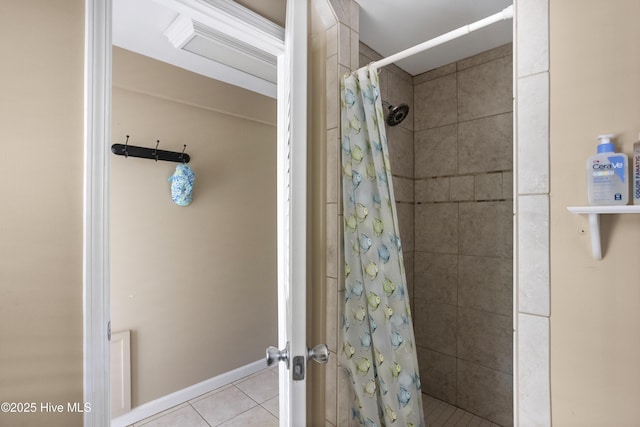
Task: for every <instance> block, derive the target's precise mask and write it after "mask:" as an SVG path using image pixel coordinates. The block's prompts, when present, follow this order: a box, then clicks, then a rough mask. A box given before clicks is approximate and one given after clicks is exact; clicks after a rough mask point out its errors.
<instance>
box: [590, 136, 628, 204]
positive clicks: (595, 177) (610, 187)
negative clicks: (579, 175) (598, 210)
mask: <svg viewBox="0 0 640 427" xmlns="http://www.w3.org/2000/svg"><path fill="white" fill-rule="evenodd" d="M613 137H614V135H610V134H609V135H600V136H599V137H598V139H599V140H600V142H599V143H598V154H596V155H594V156H591V157H589V159H587V194H588V198H589V204H590V205H595V206H602V205H606V206H613V205H626V204H627V203H629V172H628V170H629V166H628V161H629V160H628V158H627V155H626V154H624V153H616V152H615V147H614V145H613V142H612V139H613Z"/></svg>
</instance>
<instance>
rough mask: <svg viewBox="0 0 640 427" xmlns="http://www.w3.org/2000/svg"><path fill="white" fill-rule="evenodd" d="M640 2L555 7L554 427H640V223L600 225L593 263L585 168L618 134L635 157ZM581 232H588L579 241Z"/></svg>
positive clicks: (636, 218) (625, 219) (614, 220)
mask: <svg viewBox="0 0 640 427" xmlns="http://www.w3.org/2000/svg"><path fill="white" fill-rule="evenodd" d="M638 16H640V2H638V1H637V0H636V1H629V0H616V1H610V2H600V1H595V0H590V1H576V0H574V1H566V0H552V1H551V2H550V22H551V33H550V40H551V45H550V52H551V54H550V55H551V64H550V70H551V81H550V83H551V101H550V103H551V151H550V154H551V205H550V213H551V396H552V417H553V424H554V425H556V426H563V427H564V426H568V427H571V426H580V427H586V426H604V425H609V426H622V427H626V426H636V425H638V423H639V422H640V407H639V406H638V401H640V363H638V361H639V360H640V341H639V339H638V337H640V310H639V307H640V278H639V275H638V267H637V264H638V259H639V256H640V215H638V214H635V215H609V216H605V217H603V218H601V222H602V240H603V243H604V247H603V251H604V259H603V260H602V261H595V260H593V259H592V258H591V255H590V239H589V232H588V224H587V219H586V218H585V217H584V216H576V215H571V214H569V213H568V212H567V210H566V207H567V206H580V205H585V204H586V200H587V196H586V182H585V169H584V168H585V161H586V158H587V157H588V156H590V155H592V154H593V153H595V150H596V139H595V138H596V136H597V135H599V134H602V133H608V132H613V133H616V134H617V135H618V137H617V138H616V146H617V148H618V149H619V150H621V151H623V152H625V153H627V154H630V152H631V150H632V144H633V142H634V141H635V140H636V139H637V136H638V131H640V50H639V49H638V40H640V26H639V25H638V22H637V17H638ZM582 230H586V233H583V232H582Z"/></svg>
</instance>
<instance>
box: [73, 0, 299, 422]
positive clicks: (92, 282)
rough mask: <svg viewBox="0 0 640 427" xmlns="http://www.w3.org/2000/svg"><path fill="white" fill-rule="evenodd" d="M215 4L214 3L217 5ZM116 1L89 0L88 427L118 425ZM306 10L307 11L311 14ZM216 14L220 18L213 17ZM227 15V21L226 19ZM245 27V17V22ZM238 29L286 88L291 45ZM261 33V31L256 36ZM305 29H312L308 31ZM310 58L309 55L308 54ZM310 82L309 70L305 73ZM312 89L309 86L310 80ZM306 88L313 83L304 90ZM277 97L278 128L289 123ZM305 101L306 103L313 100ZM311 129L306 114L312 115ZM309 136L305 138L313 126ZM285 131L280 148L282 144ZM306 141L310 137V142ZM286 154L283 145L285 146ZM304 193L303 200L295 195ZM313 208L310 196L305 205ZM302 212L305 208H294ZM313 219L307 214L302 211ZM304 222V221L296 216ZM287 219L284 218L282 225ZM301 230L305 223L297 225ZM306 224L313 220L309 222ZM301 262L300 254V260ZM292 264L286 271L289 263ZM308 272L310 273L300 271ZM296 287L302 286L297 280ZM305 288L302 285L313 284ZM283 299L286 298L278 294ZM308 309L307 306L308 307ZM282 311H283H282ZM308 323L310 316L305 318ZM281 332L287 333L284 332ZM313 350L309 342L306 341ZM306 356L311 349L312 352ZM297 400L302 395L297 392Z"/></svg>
mask: <svg viewBox="0 0 640 427" xmlns="http://www.w3.org/2000/svg"><path fill="white" fill-rule="evenodd" d="M161 2H162V3H164V4H167V5H169V4H170V5H174V6H178V8H179V9H180V10H179V11H180V12H185V11H189V12H191V13H193V14H196V15H197V16H198V17H199V18H201V19H202V20H203V22H205V23H206V22H217V21H216V17H217V18H218V19H222V22H225V23H228V22H229V15H224V14H222V15H221V14H219V13H218V11H216V10H214V9H215V8H212V7H210V6H209V5H205V4H203V3H202V2H200V1H198V0H161ZM213 3H215V0H214V1H213ZM112 6H113V5H112V0H85V52H84V53H85V55H84V56H85V73H84V74H85V79H84V80H85V81H84V111H85V117H84V123H85V126H84V188H83V193H84V194H83V201H84V202H83V203H84V205H83V386H84V387H83V397H84V402H87V403H89V404H90V405H91V410H90V411H87V412H84V414H83V417H84V423H83V425H84V426H85V427H94V426H95V427H102V426H105V425H110V423H111V405H110V340H109V338H110V334H111V331H110V320H111V319H110V318H111V306H110V282H109V269H110V259H109V251H110V248H109V206H110V204H109V186H110V167H109V164H110V160H109V157H110V150H109V147H110V144H111V108H112V97H111V88H112V55H111V49H112ZM305 10H306V9H305ZM214 15H215V16H214ZM220 17H221V18H220ZM238 22H240V20H238ZM249 25H250V23H247V28H246V29H245V28H239V27H241V26H242V24H239V25H236V30H237V31H236V32H235V34H236V35H238V37H239V38H242V39H246V40H245V41H253V42H254V45H256V47H257V48H259V49H261V50H263V51H264V52H267V53H269V54H271V55H274V56H275V57H276V58H277V62H278V69H279V70H278V86H279V87H282V86H285V84H284V80H283V79H285V78H288V74H287V73H285V72H284V71H283V70H281V68H284V67H281V65H284V64H285V61H284V56H285V46H284V40H282V41H281V42H279V41H278V40H277V39H276V38H275V37H270V36H269V35H264V34H260V32H259V30H255V28H253V27H251V28H249ZM254 30H255V31H254ZM305 31H306V28H305ZM304 59H305V61H306V56H305V58H304ZM305 78H306V73H305ZM304 84H305V85H306V81H305V82H304ZM305 87H306V86H305ZM280 98H281V96H280V90H279V93H278V127H280V126H281V124H283V123H285V121H283V120H282V119H281V118H280V116H281V115H282V114H284V109H283V108H282V105H281V103H282V102H283V101H281V100H280ZM304 102H305V103H306V97H305V100H304ZM305 126H306V113H305ZM305 126H303V128H304V129H305V131H304V133H305V138H306V127H305ZM281 133H283V132H281V130H280V129H278V146H280V145H282V144H283V138H281V136H280V134H281ZM305 141H306V139H305ZM299 145H304V146H305V147H304V150H301V151H300V152H299V153H297V154H296V155H297V156H304V159H300V161H299V162H297V163H298V164H299V165H303V166H304V167H305V169H304V170H302V169H300V167H298V168H297V170H298V173H301V174H302V173H305V174H306V144H299ZM279 149H280V147H279ZM302 185H306V180H305V181H304V183H300V182H299V179H298V182H297V183H296V184H295V185H294V186H293V187H294V188H293V189H292V194H293V195H294V196H292V198H294V197H299V196H300V195H301V194H302V195H304V192H301V191H300V189H299V188H300V187H301V186H302ZM295 194H297V195H298V196H295ZM299 205H301V206H302V207H306V199H305V200H304V201H303V203H300V204H299ZM291 209H292V210H293V209H298V208H291ZM302 214H303V217H304V216H306V210H304V211H303V213H302ZM297 218H298V222H300V217H299V216H297ZM278 221H279V222H280V219H279V220H278ZM290 226H292V228H291V230H292V231H293V228H295V229H298V228H300V224H291V223H290ZM303 226H304V227H306V223H305V224H303ZM295 257H296V260H297V258H299V257H300V254H296V255H295ZM285 267H286V266H285ZM300 271H302V272H303V273H300ZM291 273H292V274H291V275H292V276H293V277H292V278H294V279H295V278H296V277H300V276H303V277H304V276H305V275H306V273H305V269H304V268H302V269H296V270H294V271H292V272H291ZM292 283H296V282H292ZM300 283H302V286H301V287H302V288H303V289H304V286H306V284H305V283H304V282H300ZM279 299H280V297H279ZM302 306H304V304H303V305H302ZM279 311H280V310H279ZM303 318H304V316H303ZM279 335H280V334H279ZM303 345H304V346H306V342H305V343H303ZM305 352H306V347H305ZM294 396H295V394H294Z"/></svg>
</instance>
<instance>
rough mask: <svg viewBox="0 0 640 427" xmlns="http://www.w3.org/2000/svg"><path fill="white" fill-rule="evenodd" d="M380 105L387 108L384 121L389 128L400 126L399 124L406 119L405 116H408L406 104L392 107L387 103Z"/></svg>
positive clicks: (383, 102)
mask: <svg viewBox="0 0 640 427" xmlns="http://www.w3.org/2000/svg"><path fill="white" fill-rule="evenodd" d="M382 105H383V106H385V107H387V110H388V111H387V114H386V117H385V121H386V122H387V124H388V125H389V126H396V125H398V124H400V122H401V121H403V120H404V119H405V118H406V117H407V114H409V106H408V105H407V104H400V105H398V106H393V105H391V104H389V103H388V102H387V101H382Z"/></svg>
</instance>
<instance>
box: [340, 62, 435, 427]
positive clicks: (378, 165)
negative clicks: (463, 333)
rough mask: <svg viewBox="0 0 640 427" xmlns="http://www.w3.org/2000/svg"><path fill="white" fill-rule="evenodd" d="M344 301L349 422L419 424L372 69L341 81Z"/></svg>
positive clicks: (419, 398) (402, 279)
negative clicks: (350, 384) (349, 402)
mask: <svg viewBox="0 0 640 427" xmlns="http://www.w3.org/2000/svg"><path fill="white" fill-rule="evenodd" d="M341 89H342V93H341V100H342V190H343V209H344V254H345V266H344V268H345V306H344V316H343V324H342V348H341V349H340V358H341V364H342V366H344V367H346V368H347V370H348V372H349V376H350V379H351V382H352V385H353V399H352V402H353V407H352V419H353V420H354V421H356V422H359V423H360V424H361V425H364V426H367V427H374V426H378V427H382V426H387V427H390V426H403V427H404V426H415V427H418V426H424V416H423V413H422V396H421V391H420V375H419V371H418V361H417V356H416V348H415V339H414V333H413V324H412V321H411V312H410V308H409V298H408V295H407V282H406V277H405V271H404V261H403V258H402V246H401V243H400V233H399V230H398V218H397V213H396V207H395V198H394V196H393V187H392V181H391V171H390V166H389V150H388V147H387V138H386V133H385V128H384V115H383V110H382V100H381V99H380V90H379V83H378V74H377V71H376V70H375V69H373V68H371V69H360V70H358V72H357V75H354V74H348V75H345V76H344V78H343V81H342V87H341Z"/></svg>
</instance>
